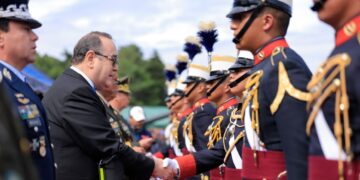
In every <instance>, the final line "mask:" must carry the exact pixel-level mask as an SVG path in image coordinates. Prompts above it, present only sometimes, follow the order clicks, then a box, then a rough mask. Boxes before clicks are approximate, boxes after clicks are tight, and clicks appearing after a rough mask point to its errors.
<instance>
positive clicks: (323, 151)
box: [307, 15, 360, 179]
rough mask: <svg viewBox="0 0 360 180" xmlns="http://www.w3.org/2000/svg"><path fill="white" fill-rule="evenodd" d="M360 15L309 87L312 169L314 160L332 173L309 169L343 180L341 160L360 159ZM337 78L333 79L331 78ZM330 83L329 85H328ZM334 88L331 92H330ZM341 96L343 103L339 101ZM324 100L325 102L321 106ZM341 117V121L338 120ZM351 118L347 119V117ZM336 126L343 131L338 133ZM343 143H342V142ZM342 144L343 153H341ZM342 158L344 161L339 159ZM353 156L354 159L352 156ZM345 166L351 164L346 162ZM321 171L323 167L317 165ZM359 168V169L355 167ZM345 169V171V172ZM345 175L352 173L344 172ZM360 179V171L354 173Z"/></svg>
mask: <svg viewBox="0 0 360 180" xmlns="http://www.w3.org/2000/svg"><path fill="white" fill-rule="evenodd" d="M359 27H360V16H359V15H358V16H357V17H355V18H353V19H352V20H351V21H349V22H348V23H346V24H345V25H344V27H343V28H341V29H339V31H338V32H336V47H335V49H334V50H333V51H332V52H331V54H330V57H329V59H328V60H327V61H326V62H325V63H324V64H323V65H322V66H321V70H320V69H319V71H317V73H316V74H315V75H314V77H313V78H312V79H311V81H310V83H309V85H308V88H309V90H310V91H311V92H313V93H312V95H313V96H312V97H313V101H311V102H310V104H311V105H312V107H313V108H312V111H311V114H310V117H309V121H308V125H309V126H308V127H307V131H308V133H310V147H309V148H310V162H309V163H310V166H313V165H314V164H313V162H312V160H316V159H318V160H325V161H321V163H320V165H325V164H326V165H328V164H327V163H328V162H329V161H330V162H331V161H332V163H331V165H330V166H327V167H328V168H330V169H328V171H322V170H321V169H317V168H316V167H314V168H312V169H309V170H310V172H309V176H310V174H312V172H314V173H317V174H320V175H326V176H327V175H329V176H331V177H333V178H334V179H339V177H338V175H339V173H338V172H339V170H338V162H337V161H338V160H345V159H346V158H350V159H351V158H353V159H352V160H356V161H358V160H359V159H360V156H359V155H360V140H359V139H360V83H359V80H358V78H359V73H360V28H359ZM330 75H331V76H332V75H334V76H333V77H331V76H330ZM326 81H328V82H329V84H326V83H325V82H326ZM329 89H332V91H331V92H330V93H327V92H326V91H328V90H329ZM336 94H339V97H338V98H339V101H338V102H337V101H336ZM320 99H324V101H323V103H319V102H320ZM337 113H339V114H338V115H339V116H338V121H337V120H336V119H337V118H336V117H337ZM346 116H347V117H346ZM334 127H336V128H337V129H338V130H342V131H339V132H340V133H339V135H336V134H335V130H334ZM341 141H342V142H341ZM339 144H340V147H341V153H339V152H340V151H339ZM339 155H341V158H339ZM352 155H353V157H351V156H352ZM344 164H347V163H346V161H345V163H344ZM317 167H318V168H321V167H319V166H317ZM353 167H354V168H355V167H356V166H355V165H353ZM342 170H343V169H342ZM343 172H344V173H345V175H346V174H347V172H348V171H343ZM352 174H353V175H355V176H356V178H357V177H358V174H359V171H356V172H355V171H353V173H352Z"/></svg>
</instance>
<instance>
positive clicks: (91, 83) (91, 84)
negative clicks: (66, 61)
mask: <svg viewBox="0 0 360 180" xmlns="http://www.w3.org/2000/svg"><path fill="white" fill-rule="evenodd" d="M70 69H72V70H74V71H75V72H77V73H78V74H80V75H81V76H82V77H83V78H84V79H85V80H86V82H88V83H89V84H90V86H91V87H92V88H93V89H95V85H94V83H93V82H92V81H91V80H90V79H89V77H87V76H86V74H85V73H84V72H82V71H81V70H80V69H78V68H77V67H75V66H71V67H70Z"/></svg>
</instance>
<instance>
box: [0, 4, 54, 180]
mask: <svg viewBox="0 0 360 180" xmlns="http://www.w3.org/2000/svg"><path fill="white" fill-rule="evenodd" d="M40 26H41V24H40V23H39V22H38V21H36V20H34V19H32V18H31V16H30V14H29V12H28V1H27V0H1V1H0V72H1V74H2V76H3V78H2V81H3V83H4V86H5V88H6V89H7V91H8V93H9V95H10V99H11V100H12V102H13V104H14V105H15V107H14V108H15V109H16V111H17V113H18V114H19V116H20V118H21V124H22V125H23V127H24V128H25V131H26V136H27V140H28V141H29V142H30V147H29V149H30V151H31V156H32V160H33V162H34V164H35V165H36V167H37V173H38V174H39V177H40V179H42V180H52V179H54V178H55V170H54V160H53V154H52V148H51V142H50V138H49V131H48V124H47V122H46V115H45V109H44V107H43V106H42V104H41V100H40V99H39V97H38V96H37V95H36V94H35V92H34V91H33V90H32V89H31V87H30V86H29V85H28V84H27V83H26V80H25V76H24V75H23V74H22V73H21V70H22V69H23V68H24V67H25V66H26V65H28V64H30V63H33V62H34V61H35V55H36V51H35V49H36V44H35V42H36V41H37V40H38V36H37V35H36V34H35V33H34V32H33V31H32V29H35V28H39V27H40Z"/></svg>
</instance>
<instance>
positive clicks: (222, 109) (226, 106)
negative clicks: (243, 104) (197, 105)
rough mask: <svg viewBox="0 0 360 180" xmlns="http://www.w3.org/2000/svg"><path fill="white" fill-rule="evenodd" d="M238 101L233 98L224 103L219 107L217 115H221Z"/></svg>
mask: <svg viewBox="0 0 360 180" xmlns="http://www.w3.org/2000/svg"><path fill="white" fill-rule="evenodd" d="M237 103H238V101H237V100H236V99H235V98H233V99H231V100H230V101H228V102H226V103H224V104H223V105H221V106H220V107H218V108H217V110H216V115H219V114H220V113H221V112H222V111H224V110H226V109H228V108H229V107H230V106H233V105H235V104H237Z"/></svg>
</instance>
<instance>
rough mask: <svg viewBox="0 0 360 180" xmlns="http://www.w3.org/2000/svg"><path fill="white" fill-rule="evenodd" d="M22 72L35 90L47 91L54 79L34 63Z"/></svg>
mask: <svg viewBox="0 0 360 180" xmlns="http://www.w3.org/2000/svg"><path fill="white" fill-rule="evenodd" d="M22 72H23V73H24V74H25V76H26V79H27V81H28V83H29V84H30V86H31V87H32V88H33V89H34V91H35V92H41V93H45V92H46V91H47V90H48V89H49V88H50V86H51V85H52V83H53V81H54V80H53V79H51V78H50V77H49V76H48V75H46V74H45V73H44V72H42V71H40V70H39V69H37V68H36V67H35V66H34V65H32V64H29V65H27V66H26V67H25V68H24V69H23V71H22Z"/></svg>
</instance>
